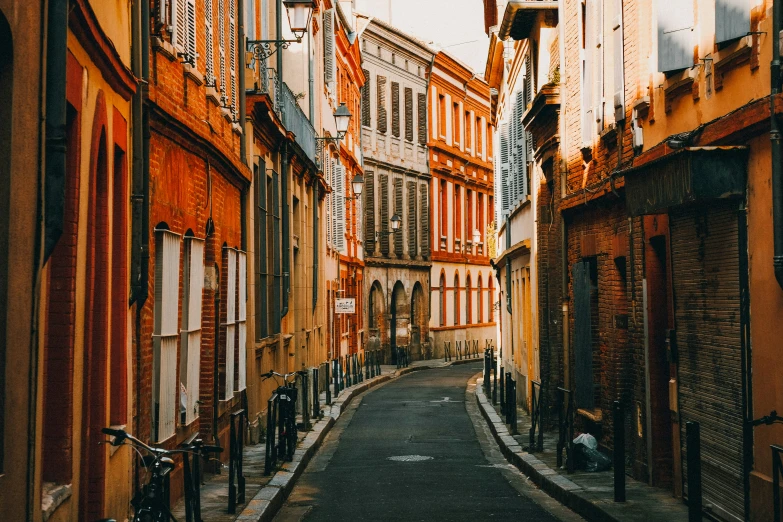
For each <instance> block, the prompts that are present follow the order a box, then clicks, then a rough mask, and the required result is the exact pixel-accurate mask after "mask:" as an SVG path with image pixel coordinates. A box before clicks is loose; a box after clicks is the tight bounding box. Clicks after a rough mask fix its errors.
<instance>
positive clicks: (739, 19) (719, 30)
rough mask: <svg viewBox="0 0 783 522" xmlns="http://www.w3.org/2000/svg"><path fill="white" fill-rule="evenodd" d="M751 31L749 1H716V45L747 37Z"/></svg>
mask: <svg viewBox="0 0 783 522" xmlns="http://www.w3.org/2000/svg"><path fill="white" fill-rule="evenodd" d="M749 31H750V1H749V0H715V43H722V42H727V41H729V40H734V39H735V38H740V37H742V36H746V35H747V34H748V32H749Z"/></svg>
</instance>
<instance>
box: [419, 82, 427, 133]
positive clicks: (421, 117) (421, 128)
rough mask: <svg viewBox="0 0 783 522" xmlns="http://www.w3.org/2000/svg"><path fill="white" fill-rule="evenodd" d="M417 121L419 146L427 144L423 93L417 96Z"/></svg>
mask: <svg viewBox="0 0 783 522" xmlns="http://www.w3.org/2000/svg"><path fill="white" fill-rule="evenodd" d="M417 109H418V119H419V145H426V144H427V95H426V94H424V93H423V92H420V93H419V96H418V106H417Z"/></svg>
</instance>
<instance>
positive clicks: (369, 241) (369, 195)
mask: <svg viewBox="0 0 783 522" xmlns="http://www.w3.org/2000/svg"><path fill="white" fill-rule="evenodd" d="M364 202H365V205H364V246H365V249H366V250H367V252H370V253H372V252H373V250H375V174H374V173H373V172H369V171H368V172H365V173H364Z"/></svg>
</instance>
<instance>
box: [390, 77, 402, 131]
mask: <svg viewBox="0 0 783 522" xmlns="http://www.w3.org/2000/svg"><path fill="white" fill-rule="evenodd" d="M391 98H392V135H393V136H394V137H395V138H399V137H400V84H399V83H397V82H392V84H391Z"/></svg>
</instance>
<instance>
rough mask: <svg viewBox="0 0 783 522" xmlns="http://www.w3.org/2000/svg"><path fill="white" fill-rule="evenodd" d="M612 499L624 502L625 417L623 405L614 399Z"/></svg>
mask: <svg viewBox="0 0 783 522" xmlns="http://www.w3.org/2000/svg"><path fill="white" fill-rule="evenodd" d="M612 411H613V413H614V454H613V456H614V501H615V502H625V417H624V415H623V405H622V404H620V401H614V407H613V408H612Z"/></svg>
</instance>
